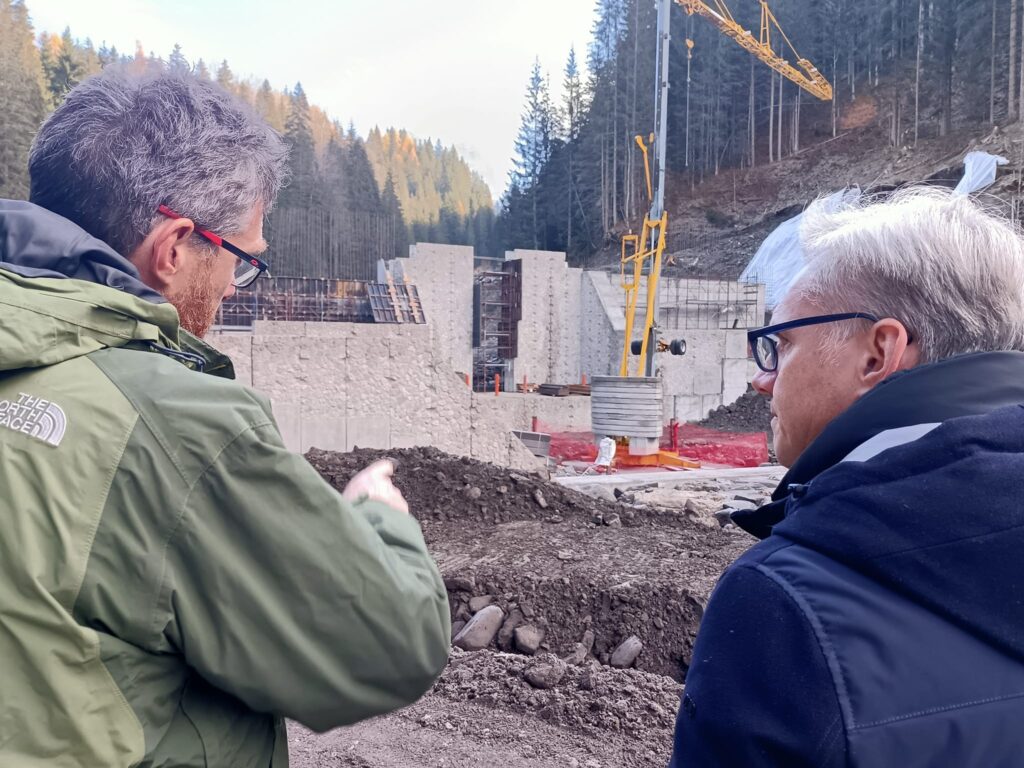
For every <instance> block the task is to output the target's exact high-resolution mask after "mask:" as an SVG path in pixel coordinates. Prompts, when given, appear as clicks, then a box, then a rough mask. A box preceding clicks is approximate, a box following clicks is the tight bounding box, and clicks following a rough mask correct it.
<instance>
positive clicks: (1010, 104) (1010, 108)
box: [1006, 0, 1017, 119]
mask: <svg viewBox="0 0 1024 768" xmlns="http://www.w3.org/2000/svg"><path fill="white" fill-rule="evenodd" d="M1009 50H1010V66H1009V67H1008V70H1009V72H1008V74H1009V83H1008V85H1007V88H1006V116H1007V117H1008V118H1010V119H1013V118H1014V117H1015V116H1016V114H1017V106H1016V101H1015V100H1016V98H1017V0H1010V42H1009Z"/></svg>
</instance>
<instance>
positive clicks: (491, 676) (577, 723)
mask: <svg viewBox="0 0 1024 768" xmlns="http://www.w3.org/2000/svg"><path fill="white" fill-rule="evenodd" d="M531 680H532V681H533V682H531ZM538 683H540V685H541V686H547V685H548V684H549V683H553V684H552V685H551V687H550V688H548V687H537V684H538ZM681 690H682V686H681V685H679V684H678V683H676V682H674V681H673V680H671V679H670V678H667V677H663V676H661V675H653V674H649V673H646V672H638V671H636V670H618V669H611V668H609V667H602V666H601V665H600V664H597V663H595V662H592V661H591V662H584V663H583V664H581V665H573V664H566V663H565V662H563V661H562V660H560V659H559V658H558V657H557V656H553V655H551V654H546V655H543V656H539V657H537V658H527V657H524V656H517V655H514V654H506V653H489V652H486V651H476V652H474V653H465V652H462V651H459V650H455V651H453V653H452V656H451V658H450V660H449V665H448V668H447V669H446V670H445V672H444V674H443V675H442V676H441V678H440V679H439V680H438V681H437V682H436V683H435V684H434V693H436V694H438V695H440V696H443V697H445V698H449V699H452V700H455V701H467V700H468V701H475V702H477V703H483V704H487V705H490V706H498V707H502V708H507V709H514V710H526V711H529V712H531V713H534V714H536V715H537V716H538V717H540V718H541V719H542V720H545V721H547V722H550V723H553V724H555V725H559V726H563V727H565V726H567V727H570V728H573V729H579V730H582V731H584V732H590V733H591V734H592V735H594V736H600V737H602V738H603V737H606V736H608V735H610V734H622V735H624V736H626V737H628V738H629V739H631V740H632V741H633V743H635V744H637V745H643V746H641V747H640V751H641V752H643V751H644V750H645V749H646V745H649V746H650V747H653V748H654V749H655V750H656V751H657V753H658V754H655V755H650V756H649V757H650V758H655V759H657V758H658V757H664V759H665V761H666V762H667V760H668V756H669V751H670V750H669V746H670V744H671V733H672V726H673V724H674V722H675V714H676V710H677V708H678V706H679V693H680V691H681ZM638 757H639V756H638ZM646 757H648V756H645V758H646ZM651 762H653V761H652V760H649V759H644V760H641V761H638V762H636V763H634V764H639V765H649V764H651Z"/></svg>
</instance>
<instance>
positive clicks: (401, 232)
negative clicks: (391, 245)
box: [380, 173, 409, 258]
mask: <svg viewBox="0 0 1024 768" xmlns="http://www.w3.org/2000/svg"><path fill="white" fill-rule="evenodd" d="M380 210H381V214H382V215H383V216H384V220H385V221H387V222H388V223H389V224H390V226H391V228H392V230H393V232H394V242H395V258H403V257H406V256H408V255H409V232H408V229H407V228H406V226H405V217H404V216H403V215H402V204H401V203H400V202H399V200H398V195H397V193H396V192H395V180H394V179H393V178H392V176H391V174H390V173H388V175H387V179H385V181H384V191H383V192H381V196H380Z"/></svg>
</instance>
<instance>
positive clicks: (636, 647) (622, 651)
mask: <svg viewBox="0 0 1024 768" xmlns="http://www.w3.org/2000/svg"><path fill="white" fill-rule="evenodd" d="M643 649H644V644H643V643H642V642H640V638H639V637H637V636H636V635H630V636H629V637H627V638H626V639H625V640H623V641H622V643H621V644H620V645H619V647H618V648H616V649H615V650H614V651H612V660H611V665H612V666H613V667H617V668H618V669H625V668H626V667H630V666H632V665H633V662H634V661H636V657H637V656H639V655H640V652H641V651H642V650H643Z"/></svg>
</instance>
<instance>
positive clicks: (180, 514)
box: [147, 419, 274, 630]
mask: <svg viewBox="0 0 1024 768" xmlns="http://www.w3.org/2000/svg"><path fill="white" fill-rule="evenodd" d="M273 425H274V422H273V421H271V420H270V419H266V420H264V421H262V422H259V423H257V424H249V425H247V426H246V427H245V428H244V429H242V430H240V431H239V432H238V433H236V434H235V435H234V436H233V437H232V438H231V439H230V440H228V441H227V442H225V443H224V445H223V446H221V448H220V450H219V451H217V453H216V454H214V456H213V457H212V458H211V459H210V461H208V462H207V463H206V465H205V466H204V467H203V469H202V471H200V472H199V473H198V474H197V475H196V478H195V480H193V481H192V483H191V484H190V485H189V487H188V490H187V491H186V492H185V496H184V499H183V501H182V503H181V508H180V509H178V510H177V516H176V517H175V520H174V525H173V526H172V527H171V529H170V530H169V531H168V533H167V538H166V539H165V540H164V543H163V547H162V548H161V550H160V562H161V563H162V564H163V568H162V569H161V571H160V579H159V581H158V582H157V593H158V594H160V593H161V592H163V588H164V580H165V579H166V578H167V550H168V549H170V547H171V543H172V542H173V541H174V540H175V538H176V537H177V536H178V533H179V532H180V531H181V527H182V522H183V521H184V519H185V512H186V511H187V510H188V508H189V504H190V503H191V500H192V492H193V491H194V490H195V488H196V486H197V485H199V483H200V482H201V481H202V479H203V478H204V477H206V473H207V472H209V471H210V468H211V467H213V466H214V465H215V464H216V463H217V462H218V461H220V457H221V456H223V455H224V452H225V451H227V449H228V448H230V447H231V446H232V445H234V444H235V443H236V442H238V440H239V438H241V437H242V436H243V435H245V434H248V433H250V432H255V431H256V430H257V429H262V428H264V427H268V426H273ZM158 604H159V600H157V601H154V604H153V610H152V614H151V615H150V618H149V622H148V623H147V626H148V627H149V628H150V630H155V624H156V623H157V621H158V620H159V615H158V613H157V607H158Z"/></svg>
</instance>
